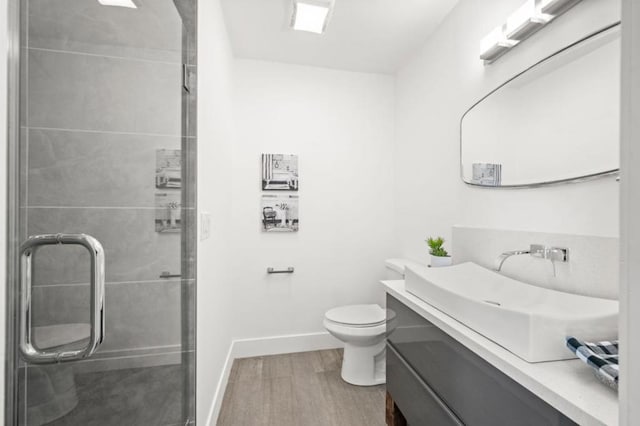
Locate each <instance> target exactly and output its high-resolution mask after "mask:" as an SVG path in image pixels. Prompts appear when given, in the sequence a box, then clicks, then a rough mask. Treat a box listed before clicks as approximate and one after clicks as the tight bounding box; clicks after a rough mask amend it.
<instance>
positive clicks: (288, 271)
mask: <svg viewBox="0 0 640 426" xmlns="http://www.w3.org/2000/svg"><path fill="white" fill-rule="evenodd" d="M294 271H295V269H294V268H293V266H289V267H288V268H287V269H275V268H272V267H268V268H267V274H293V272H294Z"/></svg>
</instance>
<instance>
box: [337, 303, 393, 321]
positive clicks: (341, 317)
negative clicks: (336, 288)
mask: <svg viewBox="0 0 640 426" xmlns="http://www.w3.org/2000/svg"><path fill="white" fill-rule="evenodd" d="M325 318H327V319H328V320H329V321H333V322H338V323H341V324H349V325H359V326H363V325H377V324H380V323H383V322H384V321H385V320H386V313H385V310H384V309H382V308H381V307H380V306H378V305H375V304H373V305H349V306H340V307H339V308H333V309H330V310H328V311H327V313H326V314H325Z"/></svg>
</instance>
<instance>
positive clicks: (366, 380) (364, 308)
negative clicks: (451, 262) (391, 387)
mask: <svg viewBox="0 0 640 426" xmlns="http://www.w3.org/2000/svg"><path fill="white" fill-rule="evenodd" d="M408 263H414V262H411V261H405V260H403V259H390V260H388V261H387V262H386V266H387V274H386V277H385V278H386V279H389V280H393V279H396V280H401V279H404V278H403V277H404V265H405V264H408ZM324 326H325V328H326V329H327V331H329V333H331V334H332V335H333V336H334V337H336V338H337V339H339V340H341V341H342V342H344V355H343V359H342V379H343V380H344V381H345V382H347V383H351V384H352V385H358V386H373V385H380V384H383V383H385V380H386V374H385V372H386V366H385V361H386V357H385V338H386V336H387V335H388V334H389V333H391V332H392V331H393V329H394V327H395V313H394V312H393V311H390V310H385V309H383V308H381V307H380V306H379V305H376V304H372V305H347V306H340V307H337V308H333V309H330V310H328V311H327V313H326V314H325V315H324Z"/></svg>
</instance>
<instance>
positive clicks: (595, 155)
mask: <svg viewBox="0 0 640 426" xmlns="http://www.w3.org/2000/svg"><path fill="white" fill-rule="evenodd" d="M619 128H620V25H619V24H615V25H612V26H609V27H607V28H605V29H603V30H600V31H598V32H597V33H595V34H592V35H590V36H588V37H586V38H584V39H582V40H580V41H578V42H576V43H574V44H572V45H570V46H568V47H565V48H564V49H562V50H560V51H558V52H556V53H554V54H553V55H551V56H549V57H548V58H546V59H544V60H542V61H540V62H539V63H537V64H535V65H534V66H532V67H530V68H529V69H527V70H525V71H523V72H521V73H520V74H518V75H516V76H515V77H513V78H512V79H510V80H508V81H507V82H505V83H504V84H502V85H501V86H499V87H498V88H497V89H495V90H493V91H492V92H491V93H489V94H488V95H486V96H485V97H484V98H482V99H481V100H480V101H478V102H477V103H475V104H474V105H473V106H471V108H469V109H468V110H467V112H465V114H464V115H463V116H462V120H461V122H460V167H461V175H462V180H463V181H464V182H465V183H468V184H471V185H478V186H489V187H526V186H538V185H545V184H554V183H561V182H569V181H575V180H584V179H590V178H595V177H599V176H604V175H608V174H615V173H617V172H618V170H619V167H620V159H619V153H620V151H619V145H620V142H619V140H620V129H619Z"/></svg>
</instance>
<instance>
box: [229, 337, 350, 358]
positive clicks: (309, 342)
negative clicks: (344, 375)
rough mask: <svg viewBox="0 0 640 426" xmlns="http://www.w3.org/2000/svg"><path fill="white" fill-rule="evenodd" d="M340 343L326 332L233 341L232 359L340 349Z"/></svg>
mask: <svg viewBox="0 0 640 426" xmlns="http://www.w3.org/2000/svg"><path fill="white" fill-rule="evenodd" d="M342 346H343V344H342V342H341V341H339V340H338V339H336V338H335V337H333V336H332V335H330V334H329V333H327V332H320V333H307V334H290V335H286V336H271V337H260V338H256V339H238V340H234V341H233V344H232V347H233V359H236V358H249V357H253V356H263V355H278V354H290V353H295V352H307V351H320V350H323V349H335V348H341V347H342Z"/></svg>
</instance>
